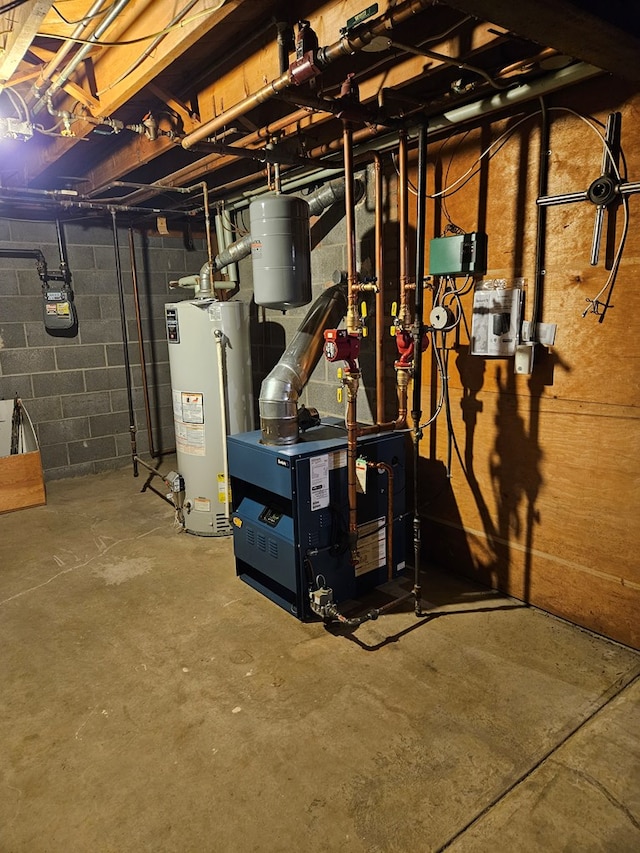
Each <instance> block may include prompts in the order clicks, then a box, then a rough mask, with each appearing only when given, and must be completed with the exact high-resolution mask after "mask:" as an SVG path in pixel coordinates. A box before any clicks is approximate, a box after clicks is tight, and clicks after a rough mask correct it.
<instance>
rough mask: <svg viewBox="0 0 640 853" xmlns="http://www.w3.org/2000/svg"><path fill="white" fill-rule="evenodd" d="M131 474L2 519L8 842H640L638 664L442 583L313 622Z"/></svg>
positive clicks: (241, 852) (507, 604)
mask: <svg viewBox="0 0 640 853" xmlns="http://www.w3.org/2000/svg"><path fill="white" fill-rule="evenodd" d="M141 485H142V478H140V479H139V480H134V479H133V477H132V476H131V473H130V471H128V470H127V471H120V472H113V473H107V474H103V475H99V476H93V477H85V478H79V479H75V480H67V481H58V482H53V483H51V484H50V485H49V486H48V504H47V506H46V507H41V508H35V509H28V510H23V511H21V512H16V513H9V514H6V515H3V516H1V517H0V625H1V627H0V641H1V643H2V655H1V658H0V683H1V685H2V693H1V695H0V759H1V764H0V851H2V853H18V851H28V853H40V851H47V853H57V851H64V853H70V851H71V852H72V853H74V852H75V851H91V853H102V851H105V853H106V851H118V853H119V851H196V853H198V851H216V853H226V851H233V853H245V851H246V852H247V853H248V851H257V853H275V851H278V853H279V851H304V853H314V852H315V851H323V853H326V851H334V850H335V851H338V850H340V851H353V853H365V851H366V853H387V851H389V853H391V851H393V852H394V853H396V851H397V853H409V851H411V853H413V851H420V853H424V851H437V850H445V849H446V850H450V851H455V853H458V851H465V853H467V851H492V853H496V851H497V853H499V852H500V851H510V853H511V851H541V850H544V851H571V853H573V851H579V852H580V853H585V851H606V853H612V851H615V853H618V851H620V853H625V851H637V850H640V707H639V704H640V703H639V699H640V679H639V678H638V676H639V674H640V655H639V654H638V653H636V652H634V651H632V650H630V649H627V648H624V647H621V646H619V645H616V644H615V643H612V642H608V641H607V640H604V639H602V638H599V637H596V636H594V635H592V634H590V633H588V632H586V631H582V630H580V629H577V628H575V627H573V626H571V625H568V624H566V623H564V622H562V621H559V620H558V619H555V618H552V617H550V616H547V615H545V614H544V613H541V612H539V611H536V610H532V609H529V608H526V607H524V606H521V605H520V604H519V603H518V602H516V601H513V600H511V599H508V598H506V597H504V596H501V595H497V594H494V593H491V592H487V591H482V590H476V589H473V588H472V587H470V586H468V585H467V584H466V583H464V582H461V581H459V580H450V579H449V580H448V579H446V578H444V577H442V576H439V575H437V574H429V575H428V576H426V577H425V581H424V588H425V597H427V598H428V599H429V600H430V601H431V602H433V604H434V606H433V610H432V618H429V619H426V620H424V621H416V619H415V617H414V615H413V613H412V612H406V611H404V612H403V611H399V612H391V613H390V614H388V615H386V616H384V617H381V618H380V619H379V620H378V621H377V622H370V623H367V624H365V625H363V626H362V627H360V628H359V629H358V630H357V631H356V632H352V633H346V634H345V633H340V632H339V631H336V632H332V631H330V630H327V629H326V628H325V627H324V626H323V625H322V624H320V623H316V624H302V623H300V622H298V621H297V620H296V619H294V618H293V617H292V616H290V615H288V614H287V613H285V612H284V611H282V610H280V609H279V608H278V607H276V606H275V605H274V604H272V603H271V602H270V601H268V600H267V599H265V598H263V597H262V596H261V595H259V594H258V593H257V592H255V591H254V590H252V589H251V588H249V587H248V586H246V585H245V584H243V583H242V582H241V581H239V580H237V579H236V577H235V573H234V565H233V558H232V543H231V541H230V540H229V539H227V538H223V539H203V538H198V537H192V536H189V535H188V534H184V533H181V534H178V533H176V531H175V530H174V529H173V527H172V517H171V510H170V508H169V507H168V506H167V505H166V504H165V503H163V502H162V501H161V500H160V499H159V498H157V497H156V496H154V495H152V494H150V493H147V494H140V493H139V488H140V486H141ZM409 588H410V586H409Z"/></svg>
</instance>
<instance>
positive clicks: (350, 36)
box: [182, 0, 432, 149]
mask: <svg viewBox="0 0 640 853" xmlns="http://www.w3.org/2000/svg"><path fill="white" fill-rule="evenodd" d="M431 4H432V0H406V2H405V3H401V4H400V5H398V6H394V7H393V8H391V9H389V10H388V11H387V12H385V13H384V14H383V15H380V16H379V17H378V18H376V19H375V21H374V22H373V23H372V24H371V26H366V27H362V28H361V27H357V28H355V29H354V30H352V31H351V32H350V33H349V32H347V33H346V34H345V35H344V36H342V38H340V39H339V40H338V41H337V42H334V44H332V45H328V46H327V47H323V48H320V49H319V50H318V51H317V52H316V56H315V57H314V60H315V64H316V66H317V67H318V68H319V69H323V68H325V67H326V66H328V65H330V64H331V63H333V62H335V61H336V59H339V58H340V57H343V56H351V55H353V54H354V53H357V52H359V51H361V50H362V49H363V48H365V47H366V46H367V45H368V44H370V43H371V42H372V41H373V40H374V39H375V38H376V36H379V35H382V36H388V35H389V31H390V30H391V29H393V27H394V26H396V25H397V24H400V23H402V22H403V21H406V20H408V19H409V18H411V17H412V16H413V15H415V14H417V13H418V12H422V11H423V10H424V9H425V8H426V7H427V6H430V5H431ZM299 82H300V80H299V79H298V78H297V77H294V75H293V74H292V72H291V69H290V68H288V69H287V70H286V71H284V72H283V73H282V74H280V76H279V77H276V78H275V80H271V82H269V83H267V84H266V85H264V86H263V87H262V88H261V89H259V90H258V91H257V92H254V93H253V94H252V95H249V96H248V97H246V98H244V99H243V100H242V101H239V102H238V103H237V104H235V106H233V107H230V108H229V109H228V110H226V111H225V112H222V113H220V115H218V116H216V117H215V118H212V119H210V120H209V121H207V122H205V123H204V124H203V125H201V126H200V127H199V128H197V129H196V130H194V131H193V132H192V133H189V134H187V136H185V137H184V139H183V140H182V147H183V148H186V149H189V148H192V147H193V146H194V145H196V143H198V142H201V141H202V140H203V139H206V138H207V137H208V136H213V135H215V134H216V133H217V132H218V131H219V130H222V128H223V127H225V126H226V125H229V124H231V123H232V122H234V121H235V120H236V119H238V118H240V117H241V116H243V115H246V114H247V113H248V112H249V111H250V110H252V109H253V108H254V107H257V106H258V105H259V104H262V103H264V102H265V101H268V100H270V99H271V98H273V97H274V96H275V95H277V94H278V93H279V92H282V91H284V90H285V89H288V88H290V87H291V86H293V85H297V84H298V83H299Z"/></svg>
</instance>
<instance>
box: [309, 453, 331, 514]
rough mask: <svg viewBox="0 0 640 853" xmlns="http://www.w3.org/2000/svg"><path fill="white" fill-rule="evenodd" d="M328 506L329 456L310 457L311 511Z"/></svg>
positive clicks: (324, 454)
mask: <svg viewBox="0 0 640 853" xmlns="http://www.w3.org/2000/svg"><path fill="white" fill-rule="evenodd" d="M327 506H329V456H328V455H327V454H326V453H323V454H322V455H321V456H313V457H312V458H311V511H312V512H313V511H315V510H317V509H324V507H327Z"/></svg>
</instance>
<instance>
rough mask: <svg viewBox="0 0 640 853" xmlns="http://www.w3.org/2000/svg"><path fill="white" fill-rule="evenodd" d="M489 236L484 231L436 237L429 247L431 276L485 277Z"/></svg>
mask: <svg viewBox="0 0 640 853" xmlns="http://www.w3.org/2000/svg"><path fill="white" fill-rule="evenodd" d="M486 271H487V235H486V234H485V233H484V232H483V231H471V232H470V233H469V234H455V235H454V236H452V237H435V238H434V239H433V240H431V242H430V246H429V275H453V276H455V275H484V273H485V272H486Z"/></svg>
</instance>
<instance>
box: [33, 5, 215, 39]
mask: <svg viewBox="0 0 640 853" xmlns="http://www.w3.org/2000/svg"><path fill="white" fill-rule="evenodd" d="M224 2H225V0H222V2H221V3H220V5H219V6H215V7H214V8H212V9H203V10H202V11H201V12H197V13H196V14H195V15H191V16H190V17H189V18H184V19H182V20H180V21H179V22H178V23H177V24H173V25H170V26H168V27H164V28H163V29H161V30H158V32H155V33H149V34H148V35H145V36H138V38H134V39H124V40H123V41H99V40H98V39H82V38H76V37H74V36H61V35H60V34H59V33H43V32H38V33H37V35H38V36H40V37H41V38H51V39H58V41H63V42H73V43H74V44H83V45H89V46H90V47H124V46H126V45H132V44H141V43H142V42H145V41H149V39H154V38H158V37H159V36H165V35H168V34H169V33H171V32H173V30H176V29H179V28H180V27H186V26H187V24H192V23H194V22H195V21H199V20H200V18H204V17H206V16H207V15H210V14H211V13H212V12H217V11H218V9H220V7H221V6H222V5H223V3H224Z"/></svg>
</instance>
